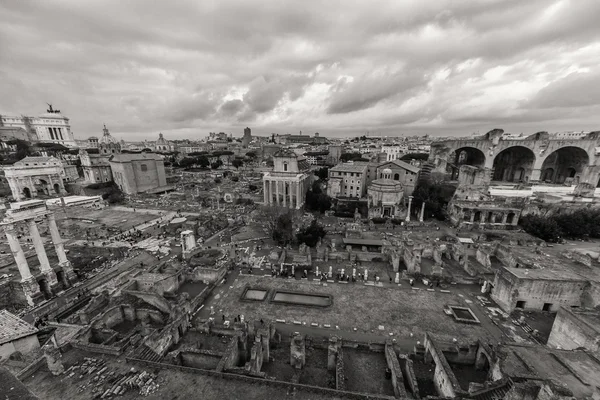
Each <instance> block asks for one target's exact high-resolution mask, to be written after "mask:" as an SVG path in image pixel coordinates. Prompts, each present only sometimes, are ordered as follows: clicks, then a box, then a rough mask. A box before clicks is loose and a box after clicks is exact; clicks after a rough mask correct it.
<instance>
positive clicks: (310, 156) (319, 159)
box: [304, 151, 329, 165]
mask: <svg viewBox="0 0 600 400" xmlns="http://www.w3.org/2000/svg"><path fill="white" fill-rule="evenodd" d="M328 155H329V152H328V151H307V152H306V153H304V157H306V161H308V163H309V164H310V165H326V164H327V156H328Z"/></svg>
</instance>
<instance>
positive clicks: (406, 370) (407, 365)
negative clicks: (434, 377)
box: [398, 354, 421, 399]
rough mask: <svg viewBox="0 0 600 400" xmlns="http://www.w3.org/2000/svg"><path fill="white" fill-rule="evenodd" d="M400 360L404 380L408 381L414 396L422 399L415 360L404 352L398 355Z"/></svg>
mask: <svg viewBox="0 0 600 400" xmlns="http://www.w3.org/2000/svg"><path fill="white" fill-rule="evenodd" d="M398 361H399V363H400V369H401V370H402V377H403V379H404V382H406V384H407V386H408V387H409V389H410V392H411V394H412V395H413V397H414V398H415V399H420V398H421V395H420V394H419V385H418V383H417V376H416V375H415V370H414V369H413V361H412V360H411V359H410V358H408V356H407V355H404V354H399V355H398Z"/></svg>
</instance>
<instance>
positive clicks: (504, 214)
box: [502, 213, 508, 224]
mask: <svg viewBox="0 0 600 400" xmlns="http://www.w3.org/2000/svg"><path fill="white" fill-rule="evenodd" d="M507 219H508V214H507V213H503V214H502V223H503V224H506V220H507Z"/></svg>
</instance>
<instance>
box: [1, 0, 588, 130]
mask: <svg viewBox="0 0 600 400" xmlns="http://www.w3.org/2000/svg"><path fill="white" fill-rule="evenodd" d="M598 16H600V1H598V0H570V1H569V0H527V1H523V0H477V1H473V0H464V1H463V0H452V1H450V0H447V1H444V0H431V1H425V0H414V1H412V0H391V1H375V0H364V1H355V0H340V1H337V0H317V1H312V0H301V1H297V0H295V1H282V0H263V1H254V0H239V1H228V0H215V1H210V0H189V1H184V0H170V1H166V0H160V1H159V0H156V1H151V0H114V1H113V0H102V1H100V0H98V1H96V0H38V1H31V0H16V1H8V0H6V1H0V94H1V95H0V113H1V114H16V115H19V114H25V115H37V114H40V113H43V112H45V109H46V108H47V107H46V102H48V103H53V104H54V106H55V107H56V108H59V109H61V110H62V112H63V114H65V115H66V116H67V117H69V118H70V119H71V126H72V129H73V131H74V132H75V136H76V138H79V139H83V138H86V137H88V136H90V135H98V134H100V133H101V129H102V124H103V123H106V124H107V125H108V127H109V128H110V129H111V131H112V132H113V133H114V135H115V136H117V137H119V138H124V139H126V140H127V139H132V140H133V139H141V138H154V137H157V136H158V132H161V131H162V132H163V133H164V134H165V136H166V137H167V138H173V139H175V138H186V137H187V138H201V137H204V136H206V135H207V133H208V132H209V131H224V132H227V133H229V132H232V133H233V134H234V135H236V136H240V135H241V134H242V130H243V128H244V127H245V126H250V127H251V128H252V130H253V133H255V134H262V135H265V134H269V133H271V132H277V133H297V132H299V131H300V130H301V131H303V133H311V134H312V133H314V132H315V131H318V132H320V133H321V134H322V135H328V136H334V135H358V134H364V133H365V132H367V131H369V132H371V134H383V135H401V134H404V135H409V134H415V133H418V134H421V133H432V134H442V135H450V134H453V135H469V134H471V133H473V132H480V133H484V132H486V131H488V130H490V129H492V128H503V129H505V130H506V131H509V132H514V133H520V132H526V133H533V132H537V131H541V130H546V131H550V132H554V131H562V130H577V131H578V130H599V129H600V69H599V67H598V64H599V61H600V24H599V23H598Z"/></svg>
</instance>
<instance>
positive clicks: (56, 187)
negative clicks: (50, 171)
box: [54, 183, 60, 194]
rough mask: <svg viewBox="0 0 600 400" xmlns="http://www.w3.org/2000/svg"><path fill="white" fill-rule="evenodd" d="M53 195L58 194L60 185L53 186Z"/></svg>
mask: <svg viewBox="0 0 600 400" xmlns="http://www.w3.org/2000/svg"><path fill="white" fill-rule="evenodd" d="M54 193H56V194H60V185H59V184H58V183H55V184H54Z"/></svg>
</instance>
